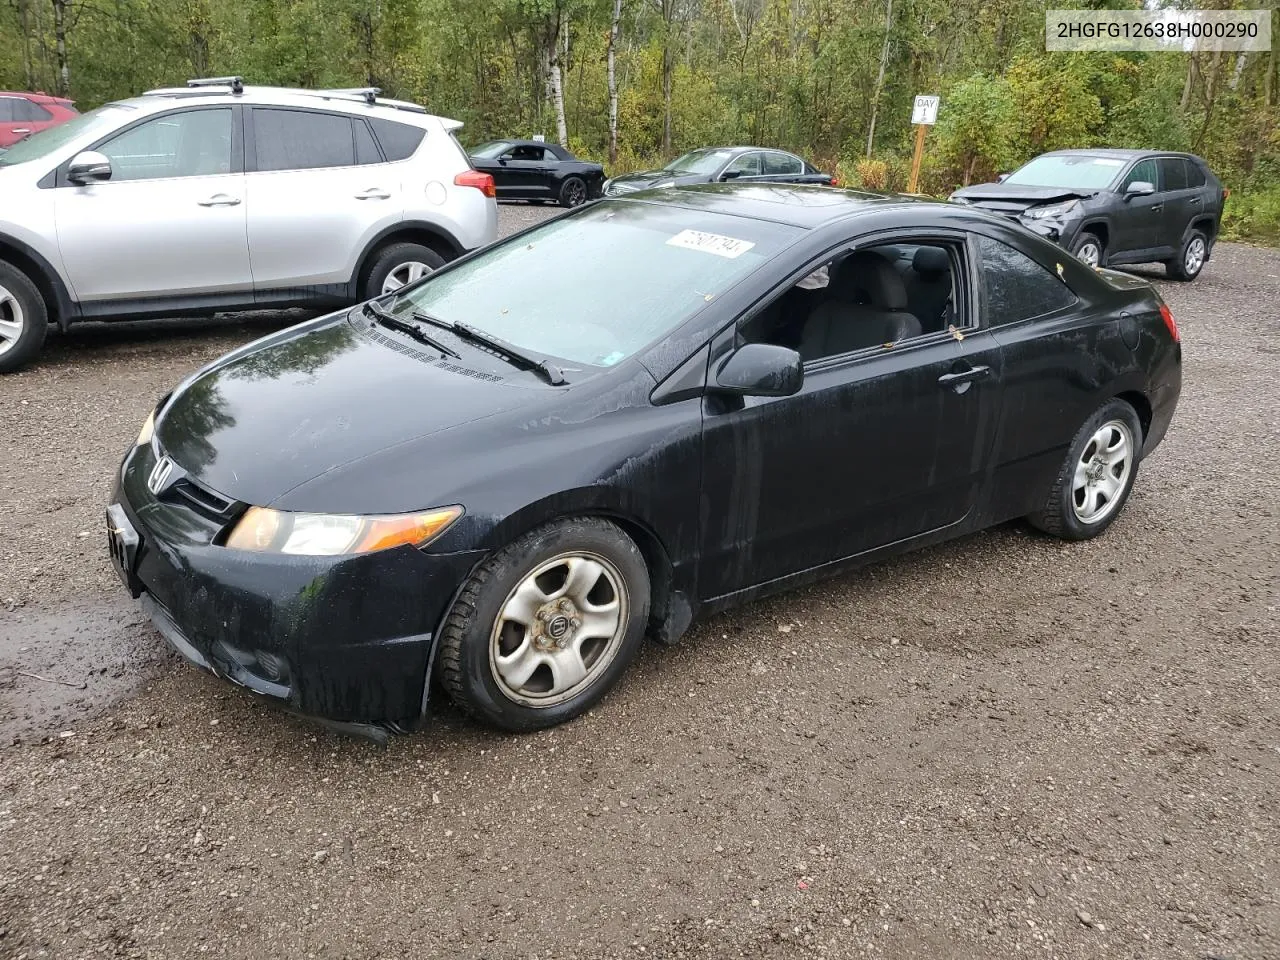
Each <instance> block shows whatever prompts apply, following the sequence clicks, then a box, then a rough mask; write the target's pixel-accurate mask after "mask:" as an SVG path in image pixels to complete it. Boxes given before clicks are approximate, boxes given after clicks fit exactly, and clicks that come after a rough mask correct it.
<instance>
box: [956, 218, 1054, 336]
mask: <svg viewBox="0 0 1280 960" xmlns="http://www.w3.org/2000/svg"><path fill="white" fill-rule="evenodd" d="M978 255H979V258H980V259H981V260H982V279H983V285H984V286H985V288H986V309H985V310H984V313H985V316H986V321H987V325H988V326H991V327H1000V326H1004V325H1006V324H1010V323H1018V322H1019V321H1022V320H1032V319H1034V318H1036V317H1043V316H1044V315H1046V314H1049V313H1053V312H1055V311H1057V310H1062V309H1064V308H1065V307H1069V306H1071V305H1072V304H1074V303H1075V302H1076V295H1075V294H1074V293H1072V292H1071V289H1070V288H1069V287H1068V286H1067V285H1066V284H1065V283H1064V282H1063V281H1062V280H1060V279H1059V278H1058V277H1057V276H1055V275H1054V274H1052V273H1050V272H1049V271H1048V270H1046V269H1045V268H1044V267H1042V266H1040V264H1038V263H1037V262H1036V261H1034V260H1032V259H1031V258H1030V257H1028V256H1027V255H1026V254H1025V253H1023V252H1022V251H1020V250H1015V249H1014V248H1013V247H1011V246H1009V245H1008V244H1007V243H1001V242H1000V241H999V240H993V239H991V238H990V237H978Z"/></svg>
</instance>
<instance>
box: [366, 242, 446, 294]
mask: <svg viewBox="0 0 1280 960" xmlns="http://www.w3.org/2000/svg"><path fill="white" fill-rule="evenodd" d="M443 266H444V257H442V256H440V254H438V253H436V252H435V251H434V250H432V249H431V248H430V247H424V246H423V245H422V244H420V243H393V244H390V245H389V246H387V247H385V248H383V249H382V250H380V251H379V252H378V254H377V256H375V257H374V259H373V265H372V266H371V267H370V268H369V275H368V277H367V278H366V279H365V282H364V289H363V290H362V291H361V293H362V294H363V296H364V298H365V299H366V300H372V299H373V298H374V297H380V296H382V295H383V294H384V293H391V292H392V290H393V289H398V287H391V288H390V289H388V288H389V287H390V285H391V283H392V282H393V279H400V280H401V281H402V282H401V283H400V284H399V285H398V286H404V284H405V283H412V282H413V281H414V280H417V279H418V278H419V277H424V276H426V275H427V274H428V273H432V272H434V271H436V270H439V269H440V268H441V267H443ZM397 273H398V274H399V277H398V278H396V277H395V275H396V274H397Z"/></svg>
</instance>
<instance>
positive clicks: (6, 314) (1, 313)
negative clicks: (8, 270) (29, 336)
mask: <svg viewBox="0 0 1280 960" xmlns="http://www.w3.org/2000/svg"><path fill="white" fill-rule="evenodd" d="M25 326H26V314H25V313H24V312H23V310H22V304H21V303H19V302H18V298H17V297H16V296H14V295H13V293H11V292H10V291H9V290H8V289H6V288H5V287H0V354H4V353H8V352H9V351H10V350H11V349H12V348H13V346H14V344H16V343H17V342H18V338H19V337H21V336H22V331H23V328H24V327H25Z"/></svg>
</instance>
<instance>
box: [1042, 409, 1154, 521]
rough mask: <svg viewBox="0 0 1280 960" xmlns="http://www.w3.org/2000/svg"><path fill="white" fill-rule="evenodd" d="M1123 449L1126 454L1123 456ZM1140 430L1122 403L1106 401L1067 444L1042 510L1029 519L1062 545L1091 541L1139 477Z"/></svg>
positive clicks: (1121, 505) (1134, 416) (1111, 518)
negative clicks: (1065, 456) (1060, 466)
mask: <svg viewBox="0 0 1280 960" xmlns="http://www.w3.org/2000/svg"><path fill="white" fill-rule="evenodd" d="M1121 444H1123V445H1124V446H1125V447H1126V449H1124V450H1121ZM1141 450H1142V424H1141V422H1140V421H1139V420H1138V414H1137V413H1136V412H1135V411H1134V409H1133V407H1132V406H1130V405H1129V404H1128V403H1126V402H1125V401H1124V400H1121V399H1119V398H1115V399H1112V400H1108V401H1107V402H1106V403H1104V404H1103V405H1102V406H1101V407H1099V408H1098V410H1097V411H1096V412H1095V413H1094V414H1093V416H1091V417H1090V418H1089V419H1088V420H1086V421H1085V423H1084V426H1082V427H1081V428H1080V431H1079V432H1078V433H1077V434H1076V435H1075V438H1074V439H1073V440H1072V441H1071V447H1070V449H1069V451H1068V452H1067V458H1066V460H1065V462H1064V463H1063V464H1062V470H1061V471H1060V472H1059V473H1058V478H1057V480H1055V481H1054V484H1053V488H1052V489H1051V490H1050V491H1049V494H1048V497H1047V498H1046V501H1045V505H1044V508H1043V509H1041V510H1039V511H1037V512H1036V513H1033V514H1031V515H1030V516H1029V517H1027V519H1028V520H1029V521H1030V523H1031V525H1032V526H1034V527H1036V528H1037V529H1039V530H1043V531H1044V532H1045V533H1048V534H1051V535H1053V536H1055V537H1059V538H1061V539H1063V540H1090V539H1092V538H1093V537H1096V536H1098V535H1099V534H1100V533H1102V532H1103V531H1104V530H1106V529H1107V527H1109V526H1111V524H1112V523H1113V522H1114V521H1115V519H1116V517H1118V516H1119V515H1120V511H1121V510H1123V509H1124V505H1125V503H1126V502H1128V500H1129V494H1130V493H1131V492H1132V490H1133V483H1134V480H1135V479H1136V478H1137V476H1138V458H1139V453H1140V451H1141Z"/></svg>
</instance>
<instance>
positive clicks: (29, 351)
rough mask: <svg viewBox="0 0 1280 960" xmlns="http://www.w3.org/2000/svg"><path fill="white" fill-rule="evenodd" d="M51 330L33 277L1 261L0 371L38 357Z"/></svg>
mask: <svg viewBox="0 0 1280 960" xmlns="http://www.w3.org/2000/svg"><path fill="white" fill-rule="evenodd" d="M48 333H49V309H48V307H47V306H45V302H44V297H43V296H41V295H40V291H39V289H37V288H36V285H35V284H34V283H32V282H31V280H30V278H29V277H28V276H27V275H26V274H25V273H23V272H22V271H21V270H19V269H18V268H17V267H14V266H12V265H11V264H8V263H5V262H4V261H0V373H12V372H13V371H14V370H17V369H18V368H19V367H22V366H23V365H24V364H26V363H28V362H29V361H31V360H32V359H34V358H35V356H36V354H38V353H39V352H40V348H41V347H43V346H44V338H45V337H46V336H47V335H48Z"/></svg>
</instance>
